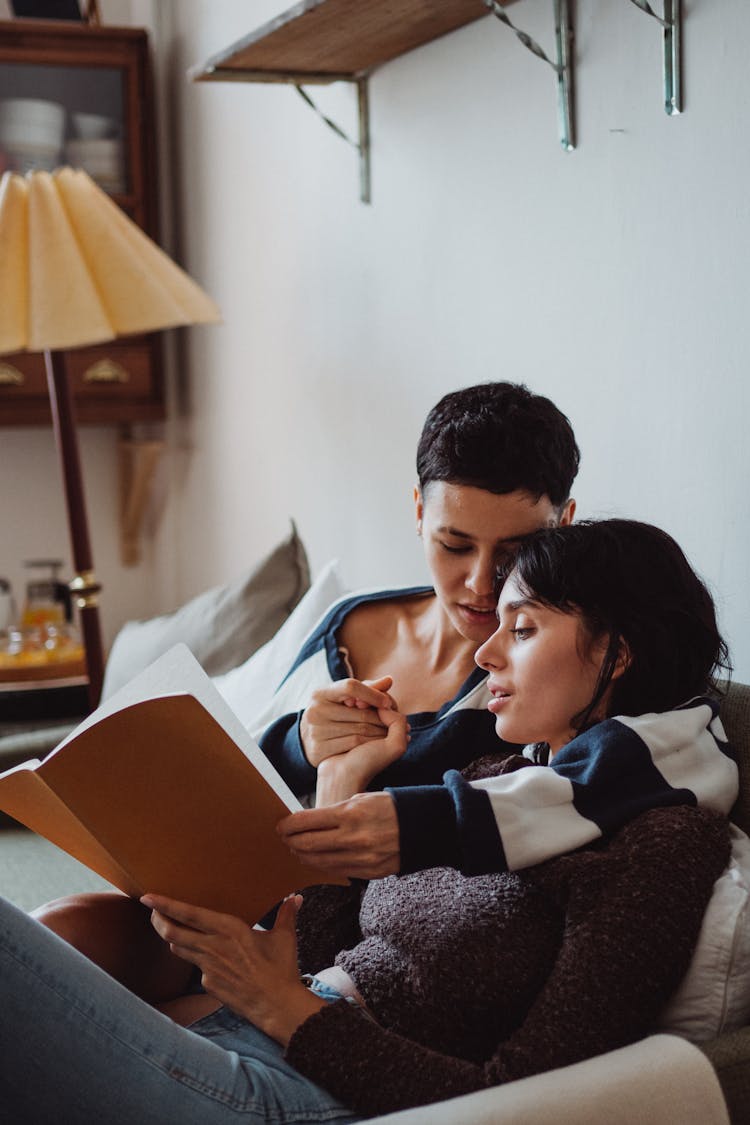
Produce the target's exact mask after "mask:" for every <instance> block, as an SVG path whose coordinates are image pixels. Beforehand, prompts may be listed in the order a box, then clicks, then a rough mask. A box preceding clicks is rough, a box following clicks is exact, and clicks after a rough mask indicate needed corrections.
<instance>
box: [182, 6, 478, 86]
mask: <svg viewBox="0 0 750 1125" xmlns="http://www.w3.org/2000/svg"><path fill="white" fill-rule="evenodd" d="M486 15H487V7H486V5H485V4H484V2H483V0H397V2H396V0H390V2H389V0H376V2H375V3H373V0H303V2H302V3H299V4H296V5H295V6H294V7H293V8H290V9H289V10H288V11H286V12H284V13H282V15H280V16H277V17H276V19H273V20H270V21H269V22H268V23H266V24H264V25H263V26H262V27H259V28H258V29H257V30H256V31H254V32H251V34H250V35H247V36H245V37H244V38H243V39H240V40H238V41H237V42H236V43H233V44H232V46H231V47H228V48H227V49H226V50H225V51H222V52H220V53H219V54H217V55H214V56H213V57H212V58H210V59H208V61H207V62H205V63H204V64H202V65H201V66H197V67H194V68H193V69H192V70H191V71H190V77H191V78H193V79H194V80H195V81H198V82H227V81H230V82H231V81H237V82H291V83H304V84H305V85H310V84H326V83H329V82H340V81H349V82H352V81H354V80H355V79H357V78H362V77H363V76H365V75H367V74H369V73H370V71H372V70H374V69H375V68H376V67H378V66H382V65H383V63H387V62H390V60H391V59H395V58H398V56H399V55H404V54H406V53H407V52H408V51H413V50H414V49H415V48H416V47H420V46H422V44H424V43H430V42H432V40H433V39H439V38H440V37H441V36H443V35H448V34H449V33H450V32H451V31H456V30H457V29H458V28H460V27H465V26H466V25H467V24H470V23H473V22H474V21H475V20H478V19H481V18H482V17H483V16H486Z"/></svg>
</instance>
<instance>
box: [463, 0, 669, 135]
mask: <svg viewBox="0 0 750 1125" xmlns="http://www.w3.org/2000/svg"><path fill="white" fill-rule="evenodd" d="M666 2H667V0H665V3H666ZM671 2H673V3H675V2H676V3H679V0H671ZM484 3H485V5H486V7H487V8H488V9H489V11H490V12H491V13H492V15H494V16H497V18H498V19H499V20H500V22H501V23H504V24H505V26H506V27H509V28H510V29H511V31H512V32H513V33H514V35H515V36H516V38H517V39H518V40H519V41H520V42H521V43H522V44H523V46H524V47H526V48H527V50H529V51H531V53H532V54H533V55H536V57H537V58H539V59H541V60H542V61H543V62H546V63H547V64H548V65H549V66H551V67H552V69H553V70H554V71H555V74H556V75H557V117H558V124H559V133H560V144H561V145H562V147H563V148H564V149H565V151H566V152H572V151H573V149H574V148H575V147H576V136H575V83H574V61H575V50H574V33H573V10H572V3H573V0H553V7H554V15H555V59H554V61H553V60H552V59H551V58H550V57H549V56H548V55H547V54H546V53H545V51H543V50H542V48H541V47H540V46H539V44H538V43H537V42H536V40H534V39H532V38H531V36H530V35H527V34H526V32H525V31H521V30H520V28H518V27H516V26H515V24H513V23H511V21H510V20H509V18H508V16H507V15H506V12H505V9H504V8H502V7H501V6H500V4H499V3H498V2H497V0H484ZM633 3H638V0H633Z"/></svg>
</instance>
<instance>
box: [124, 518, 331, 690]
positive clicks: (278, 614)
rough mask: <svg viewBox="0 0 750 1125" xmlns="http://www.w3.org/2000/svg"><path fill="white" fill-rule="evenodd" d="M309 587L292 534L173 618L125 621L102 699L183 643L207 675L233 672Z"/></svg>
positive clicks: (302, 558) (171, 615) (306, 570)
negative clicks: (235, 577) (249, 566)
mask: <svg viewBox="0 0 750 1125" xmlns="http://www.w3.org/2000/svg"><path fill="white" fill-rule="evenodd" d="M309 585H310V570H309V566H308V562H307V555H306V553H305V548H304V546H303V544H302V541H301V539H300V538H299V536H298V534H297V529H296V527H295V526H294V524H293V523H292V530H291V534H290V535H289V536H288V538H287V539H285V540H284V541H283V542H282V543H280V544H279V545H278V547H276V548H275V549H274V550H273V551H271V553H270V554H269V555H267V556H266V558H265V559H263V560H262V561H261V562H260V563H258V565H257V566H256V567H255V568H254V569H253V570H251V571H250V573H249V574H244V575H243V576H242V577H241V578H239V579H237V580H236V581H235V582H232V583H230V584H228V585H226V586H217V587H215V588H214V589H211V590H206V591H205V593H203V594H199V595H198V596H197V597H195V598H193V599H192V600H191V601H189V602H187V603H186V604H185V605H183V606H181V608H180V609H177V610H175V612H174V613H169V614H165V615H164V616H162V617H154V618H152V619H151V620H149V621H128V622H127V624H125V625H124V626H123V627H122V629H121V630H120V632H119V633H118V634H117V636H116V637H115V641H114V644H113V645H112V650H111V652H110V655H109V659H108V661H107V667H106V670H105V675H104V687H103V690H102V699H106V698H108V697H109V696H110V695H112V694H113V692H115V691H117V690H118V689H119V688H121V687H122V686H123V684H126V683H127V682H128V681H129V680H132V678H133V676H135V675H137V673H138V672H140V671H142V670H143V669H144V668H146V667H148V665H149V664H152V663H153V661H154V660H156V659H157V658H158V657H159V656H161V655H162V654H163V653H165V652H167V650H168V649H170V648H171V647H172V646H173V645H175V644H178V643H179V642H180V641H182V642H183V643H184V644H186V645H187V646H188V648H189V649H190V650H191V652H192V653H193V654H194V655H195V657H196V659H197V660H198V661H199V662H200V664H202V665H203V667H204V669H205V670H206V672H207V673H208V674H209V676H218V675H221V673H223V672H228V671H229V670H230V669H231V668H235V667H237V665H238V664H242V663H243V661H245V660H247V658H248V657H249V656H250V655H252V653H253V652H255V651H256V649H259V648H260V647H261V645H263V644H265V643H266V641H268V640H269V639H270V638H271V637H272V636H274V634H275V633H276V632H277V631H278V629H280V627H281V626H282V625H283V624H284V622H285V621H286V619H287V617H288V616H289V614H290V613H291V612H292V610H293V609H294V607H295V606H296V605H297V602H298V601H299V600H300V598H301V597H302V595H303V594H304V593H305V591H306V590H307V589H308V587H309Z"/></svg>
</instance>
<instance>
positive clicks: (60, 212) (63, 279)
mask: <svg viewBox="0 0 750 1125" xmlns="http://www.w3.org/2000/svg"><path fill="white" fill-rule="evenodd" d="M220 319H221V314H220V313H219V309H218V308H217V306H216V305H215V304H214V302H213V301H212V300H211V299H210V297H207V296H206V294H205V293H204V292H203V291H202V290H201V289H200V288H199V286H198V285H196V283H195V282H194V281H193V280H192V279H191V278H190V277H188V275H187V274H186V273H185V272H184V271H183V270H181V269H180V267H179V266H177V265H175V263H174V262H173V261H172V260H171V259H170V258H169V257H168V256H167V255H166V254H165V253H164V251H163V250H160V249H159V247H158V246H157V245H156V244H155V243H154V242H152V241H151V239H150V238H149V237H148V236H147V235H146V234H144V233H143V231H142V230H141V229H140V228H139V227H137V226H136V225H135V223H133V222H132V221H131V220H130V219H129V218H128V217H127V216H126V215H125V214H124V213H123V212H122V211H121V210H120V208H119V207H118V206H117V205H116V204H115V203H114V202H113V201H112V200H111V199H110V198H109V196H107V195H106V194H105V193H104V192H103V191H102V190H101V189H100V188H99V187H97V185H96V184H95V183H94V181H93V180H92V179H91V178H90V177H89V176H88V175H87V174H86V173H85V172H81V171H74V170H73V169H72V168H60V169H58V170H57V171H56V172H53V173H49V172H30V173H28V174H27V175H26V176H21V175H17V174H14V173H11V172H6V173H5V175H4V176H3V177H2V179H1V180H0V355H3V354H5V353H6V352H16V351H32V352H43V353H44V360H45V367H46V372H47V386H48V389H49V397H50V405H51V408H52V426H53V430H54V434H55V444H56V446H57V450H58V455H59V458H60V463H61V468H62V476H63V482H64V488H65V501H66V507H67V514H68V526H69V530H70V540H71V547H72V554H73V567H74V570H75V575H74V577H73V579H72V581H71V583H70V588H71V592H72V594H73V598H74V600H75V604H76V605H77V607H78V609H79V611H80V623H81V632H82V634H83V642H84V645H85V649H86V665H87V673H88V680H89V700H90V703H91V706H92V707H94V706H96V704H97V703H98V700H99V696H100V693H101V685H102V679H103V676H104V651H103V646H102V638H101V626H100V622H99V609H98V594H99V591H100V586H99V583H98V582H97V580H96V576H95V573H94V564H93V559H92V554H91V545H90V540H89V528H88V519H87V516H86V505H85V500H84V492H83V478H82V474H81V464H80V456H79V450H78V437H77V433H76V427H75V407H74V403H73V396H72V393H71V390H70V386H69V384H68V381H67V377H66V374H65V367H64V364H63V357H62V354H61V353H62V352H63V351H65V350H66V349H68V348H78V347H85V346H87V345H89V344H97V343H101V342H103V341H106V340H113V339H115V338H116V337H118V336H127V335H130V334H132V333H143V332H155V331H157V330H159V329H162V328H173V327H176V326H178V325H187V324H209V323H217V322H219V321H220Z"/></svg>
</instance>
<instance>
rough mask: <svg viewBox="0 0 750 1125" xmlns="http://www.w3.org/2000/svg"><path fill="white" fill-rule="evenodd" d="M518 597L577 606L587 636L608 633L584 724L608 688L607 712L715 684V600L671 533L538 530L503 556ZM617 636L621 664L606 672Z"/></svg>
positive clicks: (630, 525)
mask: <svg viewBox="0 0 750 1125" xmlns="http://www.w3.org/2000/svg"><path fill="white" fill-rule="evenodd" d="M511 571H513V572H514V575H515V577H516V578H517V580H518V583H519V586H520V588H521V590H522V592H523V594H524V596H527V597H531V598H532V599H533V601H535V602H537V603H539V604H540V605H544V606H548V607H551V608H552V609H558V610H561V611H562V612H563V613H567V612H576V611H578V612H580V613H581V615H582V617H583V623H584V627H585V629H586V632H587V633H588V635H589V637H590V638H591V640H597V639H600V638H602V637H605V636H606V637H607V638H608V645H607V651H606V655H605V658H604V662H603V664H602V670H601V673H600V676H599V682H598V684H597V688H596V692H595V694H594V697H593V699H592V700H591V703H590V704H589V706H588V707H587V708H586V709H585V711H584V712H582V713H581V714H580V715H577V716H575V720H574V722H575V726H576V728H577V729H578V730H583V729H585V727H586V726H588V725H590V723H591V717H592V715H593V714H594V712H595V710H596V708H597V705H598V703H599V702H600V700H601V698H602V696H603V695H604V693H605V691H606V690H607V687H608V686H609V684H610V683H611V684H612V695H611V698H610V703H609V707H608V711H609V714H611V715H617V714H619V715H641V714H645V713H647V712H650V711H656V712H659V711H669V710H671V709H672V708H674V707H677V706H679V704H681V703H684V702H686V701H687V700H688V699H691V698H692V697H693V696H696V695H702V694H704V693H705V692H706V691H707V690H711V689H713V688H715V686H716V684H715V680H714V674H715V673H716V672H717V671H719V669H722V668H723V669H727V670H728V668H729V660H728V652H727V646H726V644H725V643H724V641H723V640H722V637H721V635H720V633H719V630H718V627H717V624H716V613H715V609H714V603H713V599H712V597H711V595H710V594H709V592H708V590H707V588H706V586H705V584H704V583H703V582H702V581H701V579H700V578H699V577H698V575H697V574H696V573H695V571H694V570H693V568H692V567H691V565H690V563H689V562H688V560H687V559H686V557H685V555H684V553H683V551H682V550H681V548H680V547H679V546H678V545H677V543H675V541H674V539H673V538H672V537H671V535H668V534H667V533H666V531H661V530H660V529H659V528H658V527H652V526H651V525H650V524H647V523H639V522H637V521H635V520H624V519H611V520H591V521H582V522H580V523H574V524H571V525H570V526H568V527H557V528H550V529H544V530H542V531H540V532H534V533H533V534H531V535H529V536H528V537H527V538H526V539H524V540H523V542H522V543H521V544H520V546H519V548H518V551H517V553H516V555H515V558H511V559H509V560H507V562H503V563H502V564H501V566H500V568H499V572H498V586H499V588H500V589H501V588H502V584H503V582H504V581H505V579H506V578H507V577H508V575H509V574H510V573H511ZM623 642H624V644H625V646H626V649H627V652H628V654H629V663H628V665H627V667H626V669H625V671H624V672H623V673H622V675H621V676H619V677H618V678H617V679H615V680H613V679H612V675H613V673H614V670H615V666H616V664H617V659H618V655H619V654H620V653H621V651H622V643H623Z"/></svg>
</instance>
